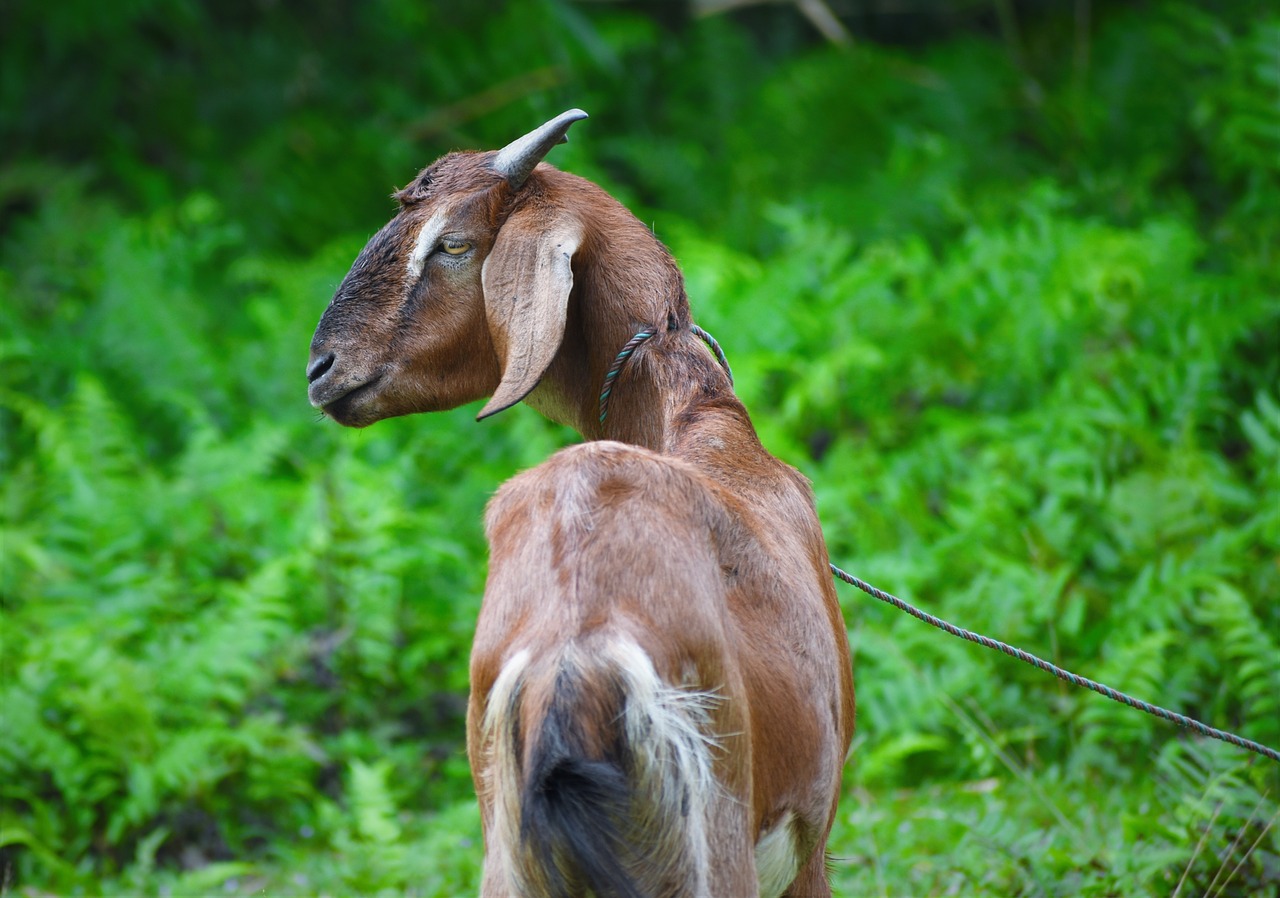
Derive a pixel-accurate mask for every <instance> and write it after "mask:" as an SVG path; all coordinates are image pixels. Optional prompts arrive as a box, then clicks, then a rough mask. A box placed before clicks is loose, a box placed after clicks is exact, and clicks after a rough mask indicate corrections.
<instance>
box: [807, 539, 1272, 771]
mask: <svg viewBox="0 0 1280 898" xmlns="http://www.w3.org/2000/svg"><path fill="white" fill-rule="evenodd" d="M831 573H833V574H835V575H836V577H838V578H839V579H841V580H843V581H844V582H845V583H848V584H850V585H851V586H856V587H858V589H860V590H862V591H863V592H865V593H866V594H867V595H869V596H874V597H875V598H877V599H879V600H880V601H882V602H887V603H888V604H890V605H892V606H893V607H894V608H897V609H898V610H899V611H905V612H906V613H907V614H909V615H911V616H912V617H914V618H916V619H918V620H922V621H924V622H925V623H926V624H932V625H933V626H935V627H937V628H938V629H939V630H942V631H943V632H946V633H950V634H951V635H952V636H958V637H960V638H961V639H967V640H969V642H976V643H977V644H978V645H981V646H986V647H987V648H989V649H996V650H998V651H1001V652H1004V653H1005V654H1006V655H1009V656H1010V657H1013V658H1017V659H1018V660H1019V661H1025V662H1026V663H1027V664H1030V665H1032V666H1034V667H1038V668H1040V669H1041V670H1043V671H1045V672H1046V673H1051V674H1053V675H1054V676H1055V677H1057V678H1058V679H1060V680H1066V681H1067V682H1068V683H1070V684H1071V685H1072V686H1081V687H1083V688H1085V689H1092V690H1093V691H1094V692H1096V693H1098V694H1099V695H1105V696H1106V697H1107V698H1109V699H1111V700H1112V701H1114V702H1120V703H1121V704H1122V705H1128V706H1129V707H1130V708H1136V709H1137V710H1139V711H1145V712H1147V713H1148V714H1152V715H1154V716H1156V717H1159V718H1161V719H1163V720H1167V721H1169V722H1171V723H1176V724H1177V725H1178V726H1181V727H1186V728H1188V729H1191V730H1194V731H1195V732H1197V733H1199V734H1200V735H1201V736H1208V737H1210V738H1211V739H1220V740H1221V741H1223V742H1227V743H1230V744H1231V745H1234V746H1236V747H1237V748H1244V749H1247V750H1249V751H1251V752H1256V753H1257V754H1260V755H1262V756H1263V757H1264V758H1270V759H1271V760H1273V761H1280V752H1278V751H1276V750H1275V749H1274V748H1267V746H1265V745H1261V744H1259V743H1257V742H1253V741H1250V740H1249V739H1243V738H1241V737H1240V736H1237V735H1235V734H1234V733H1227V732H1223V731H1222V730H1216V729H1214V728H1213V727H1211V726H1206V725H1205V724H1203V723H1201V722H1200V721H1198V720H1193V719H1191V718H1190V717H1186V716H1184V715H1182V714H1178V713H1176V712H1174V711H1169V710H1166V709H1165V708H1160V707H1157V706H1156V705H1152V704H1149V703H1148V702H1144V701H1142V700H1141V699H1137V698H1134V697H1133V696H1131V695H1126V694H1124V693H1123V692H1117V691H1116V690H1114V689H1112V688H1111V687H1110V686H1104V685H1102V684H1101V683H1096V682H1094V681H1093V680H1090V679H1087V678H1086V677H1082V676H1079V675H1077V674H1073V673H1072V672H1071V671H1069V670H1063V669H1062V668H1061V667H1057V666H1056V665H1053V664H1050V663H1049V662H1048V661H1045V660H1044V659H1043V658H1037V657H1036V656H1035V655H1032V654H1030V653H1028V652H1024V651H1023V650H1022V649H1016V648H1014V647H1013V646H1011V645H1007V644H1005V643H1003V642H1000V641H999V640H996V639H990V638H988V637H986V636H982V635H981V634H978V633H972V632H970V631H969V630H964V629H961V628H960V627H957V626H955V625H954V624H949V623H947V622H946V621H944V620H942V619H941V618H938V617H934V616H933V615H932V614H928V613H926V612H924V611H921V610H920V609H919V608H916V607H914V606H912V605H908V604H907V603H906V602H904V601H902V599H900V598H898V597H897V596H892V595H889V593H887V592H884V591H883V590H880V589H876V588H875V587H874V586H872V585H871V584H869V583H865V582H863V581H862V580H859V579H858V578H857V577H855V576H853V575H852V574H847V573H845V572H844V571H842V570H840V568H838V567H836V566H835V565H834V564H833V565H831Z"/></svg>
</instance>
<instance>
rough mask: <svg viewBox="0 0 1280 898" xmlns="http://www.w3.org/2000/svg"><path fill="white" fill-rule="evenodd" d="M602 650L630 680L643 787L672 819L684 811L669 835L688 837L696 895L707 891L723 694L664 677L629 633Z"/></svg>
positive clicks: (632, 735)
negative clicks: (713, 719) (713, 722)
mask: <svg viewBox="0 0 1280 898" xmlns="http://www.w3.org/2000/svg"><path fill="white" fill-rule="evenodd" d="M602 654H605V655H607V656H609V657H610V659H611V660H612V661H613V663H614V664H615V665H616V666H617V668H618V670H619V671H620V672H621V673H622V675H623V677H624V679H625V680H626V683H627V687H626V688H627V695H628V698H627V704H626V711H625V712H624V713H625V717H624V723H623V725H624V726H625V727H626V730H627V739H628V741H629V742H630V743H631V744H632V746H633V747H634V748H635V749H636V750H637V759H636V760H637V763H638V765H639V768H640V772H639V776H640V779H641V788H642V789H645V790H646V791H647V792H648V793H649V795H650V798H651V799H652V800H653V802H654V804H655V805H656V806H660V807H664V808H665V809H666V814H667V815H668V816H667V819H668V820H678V819H680V818H681V817H682V816H683V818H684V820H685V821H686V826H687V828H686V829H685V830H684V831H683V832H681V831H680V830H677V829H672V830H668V831H667V832H666V833H665V835H668V837H670V838H676V839H680V838H683V839H685V840H686V843H685V844H686V851H687V852H688V855H687V856H688V857H689V859H690V860H691V861H692V863H691V869H692V870H693V871H694V875H695V876H696V877H697V882H696V883H691V886H692V888H691V890H690V894H693V895H707V894H708V891H707V883H706V873H707V871H708V869H709V868H710V866H711V857H710V844H709V838H708V837H709V833H708V832H707V812H708V799H709V798H711V797H712V795H713V794H714V793H715V791H716V790H717V789H719V788H720V786H719V783H718V782H717V781H716V778H715V771H714V769H713V759H712V751H713V750H714V749H715V748H716V743H715V740H714V738H713V737H711V736H710V734H709V730H710V726H709V723H710V719H709V718H710V711H711V709H712V708H714V707H715V705H716V704H717V703H718V702H719V701H720V700H721V699H720V697H719V696H718V695H716V694H715V693H714V692H695V691H691V690H687V689H678V688H676V687H674V686H671V685H669V684H667V683H665V682H663V681H662V679H661V678H660V677H659V676H658V672H657V671H656V670H655V669H654V667H653V662H652V661H651V660H650V658H649V655H648V654H647V653H646V652H645V651H644V649H642V648H641V647H640V646H639V645H637V644H636V643H635V642H633V641H631V640H630V639H627V638H626V637H621V638H618V639H616V640H613V641H610V643H609V645H608V647H607V648H606V649H605V650H604V652H603V653H602ZM682 805H683V811H684V813H683V814H682V813H681V811H682Z"/></svg>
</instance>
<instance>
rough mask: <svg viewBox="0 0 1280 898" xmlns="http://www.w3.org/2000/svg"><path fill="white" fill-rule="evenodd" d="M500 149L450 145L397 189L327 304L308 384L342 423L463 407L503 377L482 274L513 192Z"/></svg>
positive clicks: (318, 401)
mask: <svg viewBox="0 0 1280 898" xmlns="http://www.w3.org/2000/svg"><path fill="white" fill-rule="evenodd" d="M490 155H491V154H477V153H470V154H453V155H450V156H446V157H444V158H443V159H441V160H439V161H438V162H436V163H435V164H433V165H432V166H431V167H430V168H428V169H426V170H425V171H423V172H422V173H420V174H419V175H418V177H417V178H415V179H414V181H413V182H411V183H410V184H409V186H408V187H406V188H404V189H403V190H401V191H399V192H398V193H397V194H396V198H397V200H398V201H399V202H400V209H399V210H398V211H397V213H396V215H395V216H394V217H393V218H392V219H391V221H389V222H388V223H387V224H386V225H385V226H384V227H383V228H382V229H381V230H379V231H378V232H377V233H376V234H375V235H374V236H373V237H372V238H371V239H370V240H369V242H368V243H367V244H366V245H365V247H364V249H362V250H361V251H360V254H359V255H358V256H357V257H356V260H355V262H354V263H352V266H351V269H350V271H348V272H347V275H346V277H345V278H343V281H342V283H341V285H340V286H339V287H338V290H337V292H336V293H335V294H334V297H333V299H332V301H331V302H330V303H329V306H328V308H327V309H326V310H325V312H324V314H323V315H322V316H321V318H320V323H319V324H318V325H317V327H316V332H315V336H314V337H313V339H312V341H311V359H310V363H309V365H308V380H309V381H310V384H311V386H310V390H309V391H308V392H309V397H310V399H311V403H312V404H313V405H314V406H316V407H317V408H320V409H322V410H323V411H324V412H325V414H327V415H329V416H330V417H332V418H333V419H334V420H336V421H338V422H339V423H341V424H345V425H348V426H357V427H360V426H365V425H367V424H372V423H373V422H374V421H377V420H380V419H382V418H387V417H393V416H396V415H406V414H411V413H414V412H421V411H438V410H442V409H446V408H454V407H456V406H458V405H462V404H464V403H466V402H470V401H472V400H475V399H479V398H481V397H483V396H486V395H489V394H490V393H491V392H492V390H493V389H494V387H495V386H496V385H497V383H498V366H497V360H496V358H495V357H494V353H493V347H492V343H491V341H490V338H489V334H488V329H487V325H486V323H485V315H484V294H483V289H482V287H481V282H480V274H481V268H482V265H483V262H484V258H485V256H486V255H487V254H488V252H489V250H490V249H491V248H492V245H493V239H494V235H495V233H496V231H497V227H498V223H499V218H500V212H501V209H502V207H503V204H504V202H505V201H506V199H507V198H508V197H507V192H506V191H505V190H504V189H503V188H504V185H505V182H504V181H502V179H501V178H499V177H498V176H497V175H495V174H494V173H493V172H492V171H490V170H489V169H488V167H487V166H488V163H487V159H488V157H489V156H490ZM442 241H443V242H442ZM445 246H448V247H449V248H450V249H453V250H455V252H456V254H453V253H449V252H446V251H445ZM460 247H465V249H463V250H462V251H460V252H458V250H459V248H460Z"/></svg>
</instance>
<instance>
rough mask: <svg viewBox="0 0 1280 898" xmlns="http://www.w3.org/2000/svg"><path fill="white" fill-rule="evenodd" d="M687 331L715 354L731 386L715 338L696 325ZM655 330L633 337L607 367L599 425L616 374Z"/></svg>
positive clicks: (722, 355) (601, 398) (607, 410)
mask: <svg viewBox="0 0 1280 898" xmlns="http://www.w3.org/2000/svg"><path fill="white" fill-rule="evenodd" d="M689 330H690V331H691V332H692V333H693V335H694V336H696V337H697V338H698V339H700V340H701V341H702V342H703V343H706V344H707V346H708V347H710V349H711V351H712V353H714V354H715V357H716V361H717V362H719V363H720V367H722V368H724V373H725V374H727V375H729V386H731V387H732V386H733V371H732V370H731V369H730V368H729V359H728V357H727V356H726V355H725V354H724V350H723V349H721V348H720V344H719V343H718V342H717V341H716V338H715V337H713V336H711V335H710V334H709V333H707V332H706V331H704V330H703V329H702V328H700V327H698V325H696V324H691V325H689ZM656 333H657V331H656V330H642V331H640V332H639V333H637V334H636V335H635V336H634V337H632V338H631V339H630V340H628V341H627V342H626V344H625V345H624V346H623V347H622V351H621V352H619V353H618V354H617V356H615V357H614V360H613V364H612V365H610V366H609V370H608V371H606V372H605V375H604V387H603V389H601V390H600V423H601V425H603V424H604V419H605V417H606V416H607V415H608V414H609V397H610V396H611V395H613V382H614V381H615V380H617V379H618V374H619V373H620V372H621V371H622V368H623V366H625V365H626V364H627V359H629V358H631V354H632V353H633V352H635V351H636V347H637V346H639V345H640V344H641V343H643V342H644V341H645V340H648V339H649V338H650V337H652V336H653V335H654V334H656Z"/></svg>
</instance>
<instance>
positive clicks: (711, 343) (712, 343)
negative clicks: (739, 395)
mask: <svg viewBox="0 0 1280 898" xmlns="http://www.w3.org/2000/svg"><path fill="white" fill-rule="evenodd" d="M689 330H691V331H692V332H693V335H694V336H695V337H697V338H699V339H700V340H702V342H703V343H706V344H707V346H708V347H709V348H710V349H711V351H712V353H714V354H715V357H716V361H717V362H719V363H720V367H721V368H723V369H724V373H725V374H727V375H729V386H733V369H732V368H730V367H729V357H728V356H726V355H725V354H724V350H723V349H721V348H720V344H719V343H717V342H716V338H715V337H713V336H711V335H710V334H709V333H707V332H706V331H704V330H703V329H702V328H700V327H698V325H696V324H691V325H689Z"/></svg>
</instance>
